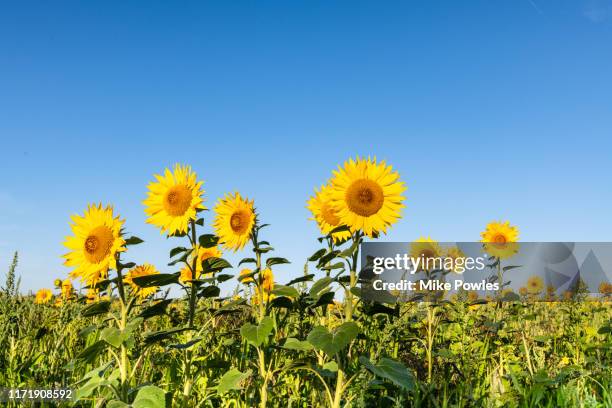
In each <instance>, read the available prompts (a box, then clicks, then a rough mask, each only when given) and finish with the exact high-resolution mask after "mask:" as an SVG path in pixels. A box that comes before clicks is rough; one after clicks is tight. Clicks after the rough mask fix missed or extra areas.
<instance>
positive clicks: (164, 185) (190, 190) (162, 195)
mask: <svg viewBox="0 0 612 408" xmlns="http://www.w3.org/2000/svg"><path fill="white" fill-rule="evenodd" d="M155 178H156V179H157V181H156V182H151V183H149V185H148V186H147V188H148V189H149V192H148V195H147V198H146V199H145V200H144V201H143V204H144V205H145V213H146V214H147V215H148V216H149V218H147V223H149V224H153V225H155V226H157V227H159V228H161V232H162V233H164V232H165V233H167V234H168V235H169V236H171V235H175V234H177V233H186V232H187V230H188V228H189V222H190V221H193V220H195V219H196V217H197V212H198V211H199V210H204V209H205V207H204V205H203V202H204V199H203V198H202V195H203V194H204V190H202V184H203V182H202V181H198V179H197V175H196V173H194V172H193V171H192V170H191V167H190V166H181V165H180V164H175V165H174V171H173V172H171V171H170V169H166V170H165V171H164V175H163V176H162V175H159V174H156V175H155Z"/></svg>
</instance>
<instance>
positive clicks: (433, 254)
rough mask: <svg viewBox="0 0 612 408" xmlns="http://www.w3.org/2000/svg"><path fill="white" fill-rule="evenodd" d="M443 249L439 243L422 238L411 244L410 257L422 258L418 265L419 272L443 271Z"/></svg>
mask: <svg viewBox="0 0 612 408" xmlns="http://www.w3.org/2000/svg"><path fill="white" fill-rule="evenodd" d="M441 255H442V248H441V247H440V245H439V244H438V241H434V240H433V239H431V238H429V237H427V238H425V237H420V238H419V239H417V240H416V241H414V242H413V243H412V244H410V257H411V258H412V259H415V260H416V259H417V258H422V260H421V261H420V263H419V264H418V269H419V270H433V269H442V259H441V258H440V257H441Z"/></svg>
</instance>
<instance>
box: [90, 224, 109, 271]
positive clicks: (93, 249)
mask: <svg viewBox="0 0 612 408" xmlns="http://www.w3.org/2000/svg"><path fill="white" fill-rule="evenodd" d="M112 246H113V231H111V229H110V228H108V227H107V226H105V225H101V226H99V227H96V228H94V229H93V230H91V232H90V233H89V235H88V236H87V238H85V242H84V244H83V250H84V251H85V258H86V259H87V260H88V261H89V262H91V263H98V262H100V261H102V260H103V259H104V258H105V257H106V256H108V254H109V253H110V250H111V247H112Z"/></svg>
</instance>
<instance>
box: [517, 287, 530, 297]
mask: <svg viewBox="0 0 612 408" xmlns="http://www.w3.org/2000/svg"><path fill="white" fill-rule="evenodd" d="M528 293H529V291H528V290H527V288H526V287H525V286H521V287H520V288H519V295H521V296H527V294H528Z"/></svg>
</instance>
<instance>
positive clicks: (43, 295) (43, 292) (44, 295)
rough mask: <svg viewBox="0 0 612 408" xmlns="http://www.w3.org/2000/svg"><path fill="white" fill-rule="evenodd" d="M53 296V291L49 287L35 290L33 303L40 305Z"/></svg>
mask: <svg viewBox="0 0 612 408" xmlns="http://www.w3.org/2000/svg"><path fill="white" fill-rule="evenodd" d="M52 297H53V293H52V292H51V289H40V290H39V291H38V292H36V298H35V299H34V303H36V304H39V305H42V304H45V303H48V302H49V301H50V300H51V298H52Z"/></svg>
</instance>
